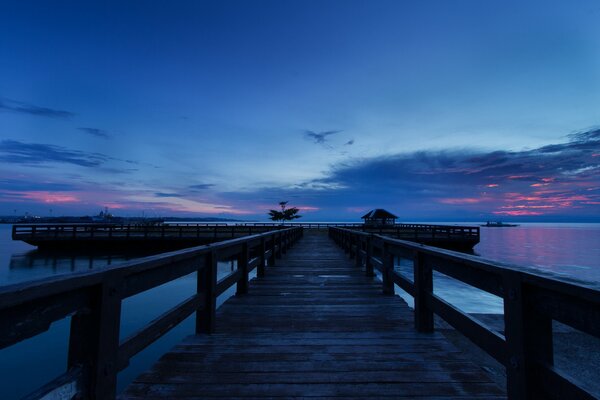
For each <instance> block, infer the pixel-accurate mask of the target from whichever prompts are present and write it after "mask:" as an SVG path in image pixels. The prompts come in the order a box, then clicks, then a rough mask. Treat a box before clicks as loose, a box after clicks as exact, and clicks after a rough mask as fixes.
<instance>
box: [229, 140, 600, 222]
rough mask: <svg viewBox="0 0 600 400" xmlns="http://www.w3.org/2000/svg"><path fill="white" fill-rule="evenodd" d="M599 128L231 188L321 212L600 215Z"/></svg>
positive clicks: (247, 197) (367, 161)
mask: <svg viewBox="0 0 600 400" xmlns="http://www.w3.org/2000/svg"><path fill="white" fill-rule="evenodd" d="M598 153H600V130H590V131H586V132H580V133H577V134H574V135H570V136H569V137H568V140H567V141H565V142H564V143H557V144H552V145H547V146H542V147H539V148H536V149H531V150H523V151H505V150H497V151H479V150H474V149H466V150H465V149H461V150H446V151H419V152H412V153H401V154H392V155H385V156H379V157H369V158H358V159H351V160H346V161H345V162H344V163H339V164H336V165H333V166H332V167H331V168H330V170H329V171H326V176H325V177H323V178H319V179H315V180H310V181H306V182H299V183H297V184H295V185H291V186H289V187H288V188H287V189H286V188H273V187H270V188H262V189H259V190H258V191H256V192H249V193H232V194H229V196H230V198H231V199H232V200H236V199H237V200H242V201H248V202H251V201H252V198H258V199H266V198H271V197H276V198H288V197H289V198H291V197H292V196H298V197H299V198H300V199H302V202H303V203H305V204H310V205H311V206H315V207H319V208H320V210H322V211H323V217H324V218H336V217H346V218H347V214H346V213H347V211H345V210H348V209H363V210H364V209H367V210H368V209H371V208H376V207H383V208H389V209H390V211H392V212H395V213H398V214H399V215H401V216H402V218H403V219H405V220H407V221H410V220H414V219H423V218H429V219H432V218H455V219H459V218H478V219H482V220H485V219H486V218H489V217H490V216H493V215H505V216H519V217H526V216H540V217H548V216H553V215H555V216H556V215H563V216H564V215H570V216H578V215H579V216H582V215H587V216H588V217H589V218H592V219H594V218H595V219H596V220H597V219H598V215H600V207H598V202H600V190H594V189H593V188H598V187H600V157H597V156H596V154H598Z"/></svg>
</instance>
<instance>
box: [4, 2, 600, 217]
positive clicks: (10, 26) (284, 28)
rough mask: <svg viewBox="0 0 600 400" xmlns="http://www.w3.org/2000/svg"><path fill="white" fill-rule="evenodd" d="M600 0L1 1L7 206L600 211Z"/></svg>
mask: <svg viewBox="0 0 600 400" xmlns="http://www.w3.org/2000/svg"><path fill="white" fill-rule="evenodd" d="M598 20H600V3H598V2H597V1H596V0H590V1H586V0H580V1H577V2H573V1H527V2H522V1H492V0H490V1H480V0H456V1H446V0H444V1H428V0H426V1H419V2H415V1H401V0H397V1H383V0H381V1H380V0H376V1H351V0H344V1H327V0H323V1H311V0H308V1H252V2H250V1H214V2H202V1H169V2H148V1H127V2H123V1H102V2H93V1H90V2H79V1H45V2H41V1H39V2H34V1H27V0H24V1H19V2H9V1H0V215H23V214H25V213H28V214H30V215H41V216H50V215H51V216H59V215H85V214H96V213H98V212H99V211H100V210H101V209H103V208H104V207H107V208H108V209H109V210H110V212H112V213H113V214H115V215H120V216H142V215H144V216H151V217H165V216H190V217H192V216H193V217H200V216H206V217H224V218H240V219H247V220H265V219H266V213H267V211H268V209H270V208H275V207H277V203H278V202H280V201H286V200H287V201H289V205H290V206H296V207H299V208H300V209H301V214H302V215H303V220H305V221H309V220H313V221H333V220H340V221H356V220H358V219H359V218H360V216H361V215H363V214H364V213H365V212H366V211H368V210H370V209H372V208H385V209H388V210H389V211H391V212H393V213H394V214H396V215H398V217H399V218H400V220H401V221H427V220H429V221H476V220H483V221H485V220H490V219H493V220H509V221H510V220H518V221H540V222H542V221H580V222H592V221H595V222H600V24H598V23H597V21H598Z"/></svg>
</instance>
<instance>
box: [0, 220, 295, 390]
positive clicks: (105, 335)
mask: <svg viewBox="0 0 600 400" xmlns="http://www.w3.org/2000/svg"><path fill="white" fill-rule="evenodd" d="M301 236H302V228H299V227H295V228H287V229H281V230H275V231H272V232H266V233H261V234H256V235H251V236H246V237H241V238H236V239H231V240H227V241H222V242H217V243H214V244H209V245H204V246H197V247H193V248H189V249H184V250H179V251H173V252H169V253H164V254H159V255H155V256H150V257H146V258H142V259H139V260H135V261H131V262H127V263H123V264H121V265H118V266H114V267H109V268H104V269H101V270H97V271H90V272H84V273H75V274H70V275H65V276H59V277H50V278H45V279H40V280H37V281H32V282H25V283H20V284H15V285H11V286H6V287H4V288H2V289H0V349H3V348H5V347H8V346H11V345H13V344H15V343H18V342H20V341H22V340H25V339H27V338H30V337H33V336H36V335H38V334H40V333H43V332H45V331H46V330H48V329H49V327H50V325H51V324H52V323H53V322H55V321H58V320H60V319H63V318H65V317H69V316H70V317H71V327H70V334H69V349H68V366H67V371H66V372H65V373H63V374H62V375H60V376H59V377H57V378H56V379H54V380H53V381H51V382H49V383H48V384H46V385H44V386H43V387H42V388H40V389H38V390H36V391H35V392H33V393H31V394H30V395H29V396H27V397H26V398H31V399H37V398H42V397H45V396H48V395H53V394H54V395H58V394H60V395H61V397H60V398H69V399H70V398H86V399H87V398H92V399H112V398H114V397H115V396H116V384H117V373H118V372H119V371H121V370H123V369H124V368H126V367H127V365H128V364H129V360H130V359H131V357H133V356H134V355H136V354H137V353H139V352H140V351H142V350H143V349H144V348H146V347H147V346H149V345H150V344H151V343H153V342H154V341H156V340H157V339H159V338H160V337H161V336H163V335H164V334H165V333H167V332H168V331H169V330H171V329H172V328H173V327H175V326H176V325H177V324H179V323H180V322H182V321H183V320H184V319H186V318H187V317H188V316H189V315H191V314H192V313H196V329H195V330H196V333H212V332H213V331H214V329H215V310H216V298H217V297H218V296H219V295H220V294H222V293H223V292H225V291H226V290H227V289H228V288H229V287H231V286H233V285H234V284H236V285H237V289H236V293H237V294H244V293H246V292H247V290H248V276H249V273H250V272H251V271H252V270H254V269H255V268H256V269H257V276H258V277H261V276H263V275H264V273H265V266H273V265H275V259H276V258H279V257H281V254H282V253H285V252H286V249H288V248H289V247H290V246H291V245H292V244H293V243H294V242H295V241H296V240H298V239H299V238H300V237H301ZM221 259H237V262H238V268H237V270H235V271H234V272H232V273H231V274H229V275H227V276H226V277H224V278H223V279H221V280H219V281H217V261H218V260H221ZM193 272H197V290H196V294H194V295H193V296H191V297H189V298H188V299H187V300H185V301H183V302H182V303H180V304H178V305H177V306H175V307H174V308H172V309H171V310H169V311H167V312H166V313H164V314H162V315H161V316H159V317H158V318H156V319H154V320H153V321H151V322H150V323H149V324H147V325H146V326H145V327H143V328H142V329H140V330H139V331H137V332H136V333H134V334H133V335H131V336H129V337H128V338H126V339H124V340H122V341H120V340H119V331H120V323H121V303H122V301H123V300H124V299H126V298H128V297H131V296H133V295H136V294H138V293H141V292H144V291H147V290H149V289H152V288H154V287H157V286H160V285H162V284H164V283H167V282H170V281H172V280H174V279H177V278H179V277H182V276H185V275H188V274H190V273H193ZM53 398H54V397H53Z"/></svg>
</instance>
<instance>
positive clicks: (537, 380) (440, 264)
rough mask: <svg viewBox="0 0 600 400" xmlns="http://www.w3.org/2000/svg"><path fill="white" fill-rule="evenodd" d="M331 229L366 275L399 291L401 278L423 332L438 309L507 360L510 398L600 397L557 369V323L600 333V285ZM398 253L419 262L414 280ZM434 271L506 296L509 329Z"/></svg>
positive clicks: (415, 264) (500, 359) (386, 288)
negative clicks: (442, 290)
mask: <svg viewBox="0 0 600 400" xmlns="http://www.w3.org/2000/svg"><path fill="white" fill-rule="evenodd" d="M329 235H330V237H331V238H333V239H334V240H335V242H336V243H337V244H338V245H340V246H341V247H342V248H343V249H344V250H345V251H346V252H347V253H349V255H350V257H353V258H354V259H355V261H356V266H357V267H360V266H364V267H365V271H366V274H367V275H369V276H373V275H374V269H377V270H378V271H380V272H381V277H382V286H383V292H384V293H385V294H388V295H393V294H394V284H396V285H398V286H399V287H400V288H402V289H403V290H404V291H406V292H407V293H408V294H409V295H411V296H412V297H413V298H414V316H415V328H416V330H418V331H419V332H432V331H433V329H434V323H433V322H434V321H433V316H434V314H437V315H438V316H439V317H441V318H442V319H444V320H445V321H446V322H448V323H449V324H450V325H452V326H453V327H454V328H455V329H456V330H457V331H459V332H460V333H462V334H463V335H464V336H466V337H467V338H468V339H470V340H471V341H472V342H473V343H475V344H476V345H477V346H479V347H480V348H481V349H483V350H484V351H485V352H486V353H488V354H489V355H490V356H492V357H493V358H495V359H496V360H497V361H498V362H500V363H501V364H503V365H504V366H505V368H506V375H507V392H508V396H509V398H510V399H525V398H556V399H595V398H596V397H594V395H592V394H591V393H589V392H587V391H586V390H585V389H583V388H582V385H581V384H579V383H578V382H577V381H576V380H575V379H574V378H572V377H568V376H567V375H566V374H564V373H563V372H561V371H559V370H558V369H557V368H555V366H554V358H553V354H554V348H553V332H552V321H553V320H555V321H558V322H561V323H563V324H566V325H568V326H571V327H573V328H575V329H577V330H579V331H582V332H584V333H587V334H589V335H592V336H595V337H596V338H600V290H598V288H597V287H594V286H593V285H585V284H583V283H582V284H575V283H572V282H567V281H564V280H560V279H558V278H553V277H547V276H544V275H543V273H539V274H537V273H535V272H532V271H522V270H519V269H517V268H515V267H510V266H505V265H502V264H500V263H495V262H493V261H488V260H485V259H481V258H478V257H476V256H469V255H465V254H462V253H458V252H455V251H450V250H443V249H439V248H436V247H430V246H424V245H421V244H416V243H413V242H409V241H403V240H398V239H393V238H390V237H386V236H382V235H377V234H371V233H365V232H361V231H357V230H351V229H343V228H335V227H333V228H330V229H329ZM394 257H400V258H403V259H409V260H412V263H413V279H412V280H410V279H408V278H407V277H406V276H404V275H402V274H400V273H399V272H398V271H396V270H395V269H394ZM433 271H438V272H441V273H442V274H444V275H447V276H449V277H451V278H454V279H457V280H459V281H461V282H464V283H466V284H468V285H470V286H473V287H475V288H477V289H481V290H483V291H486V292H488V293H491V294H493V295H496V296H498V297H500V298H501V299H502V300H503V302H504V334H501V333H500V332H497V331H494V330H492V329H491V328H489V327H488V326H486V325H485V324H484V323H482V322H481V321H479V320H478V319H476V318H473V317H472V316H470V315H468V314H466V313H464V312H463V311H461V310H459V309H458V308H456V307H455V306H453V305H451V304H450V303H449V302H447V301H445V300H444V299H442V298H440V297H439V296H437V295H436V294H434V290H433V289H434V287H433Z"/></svg>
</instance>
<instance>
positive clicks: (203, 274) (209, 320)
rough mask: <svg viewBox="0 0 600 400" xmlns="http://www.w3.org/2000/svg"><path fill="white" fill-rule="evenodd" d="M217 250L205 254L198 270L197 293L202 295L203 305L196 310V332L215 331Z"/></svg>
mask: <svg viewBox="0 0 600 400" xmlns="http://www.w3.org/2000/svg"><path fill="white" fill-rule="evenodd" d="M217 260H218V256H217V252H216V251H211V252H210V253H208V254H207V255H206V256H205V261H204V267H203V268H200V269H199V270H198V278H197V280H198V282H197V285H196V287H197V292H196V293H197V294H198V295H199V296H203V297H204V307H203V308H202V309H200V310H198V311H196V334H199V333H213V332H214V331H215V313H216V310H217V299H216V297H217V296H216V292H215V291H216V288H217Z"/></svg>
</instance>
